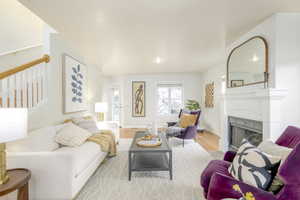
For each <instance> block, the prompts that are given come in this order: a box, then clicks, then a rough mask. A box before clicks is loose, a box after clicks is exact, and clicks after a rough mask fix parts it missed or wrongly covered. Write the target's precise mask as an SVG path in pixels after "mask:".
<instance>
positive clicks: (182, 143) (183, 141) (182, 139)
mask: <svg viewBox="0 0 300 200" xmlns="http://www.w3.org/2000/svg"><path fill="white" fill-rule="evenodd" d="M182 146H183V147H184V139H182Z"/></svg>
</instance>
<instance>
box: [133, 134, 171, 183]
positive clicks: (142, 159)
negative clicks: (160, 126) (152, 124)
mask: <svg viewBox="0 0 300 200" xmlns="http://www.w3.org/2000/svg"><path fill="white" fill-rule="evenodd" d="M145 135H146V133H145V132H136V134H135V137H134V138H133V141H132V143H131V147H130V149H129V152H128V170H129V174H128V179H129V181H130V180H131V174H132V172H134V171H168V172H169V174H170V180H172V178H173V171H172V149H171V148H170V147H169V144H168V141H167V138H166V136H165V134H163V133H160V134H159V137H160V138H161V140H162V144H161V145H160V146H157V147H140V146H138V145H137V144H136V140H137V139H138V138H141V137H143V136H145Z"/></svg>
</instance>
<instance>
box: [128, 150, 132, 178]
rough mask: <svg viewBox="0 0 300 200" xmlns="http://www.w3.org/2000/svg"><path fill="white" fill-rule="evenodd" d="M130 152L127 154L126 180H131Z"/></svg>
mask: <svg viewBox="0 0 300 200" xmlns="http://www.w3.org/2000/svg"><path fill="white" fill-rule="evenodd" d="M131 159H132V157H131V152H129V153H128V180H129V181H130V180H131Z"/></svg>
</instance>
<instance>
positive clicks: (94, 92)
mask: <svg viewBox="0 0 300 200" xmlns="http://www.w3.org/2000/svg"><path fill="white" fill-rule="evenodd" d="M49 44H50V48H49V51H50V52H49V54H50V56H51V61H50V63H49V65H48V70H49V81H48V101H47V103H46V104H45V105H42V106H41V107H40V108H38V109H36V110H34V111H32V113H30V115H29V127H30V129H36V128H40V127H43V126H47V125H52V124H58V123H61V122H63V121H64V120H65V119H69V118H70V117H73V116H82V115H84V114H86V113H88V112H91V113H93V111H94V103H95V102H97V101H101V100H102V86H103V84H102V81H103V78H102V75H101V73H100V71H99V70H98V69H97V68H96V67H92V66H88V65H87V67H88V86H89V88H88V100H89V110H88V111H87V112H78V113H73V114H63V85H62V81H63V78H62V55H63V54H64V53H66V54H69V55H71V56H72V57H75V58H77V59H78V60H80V61H81V62H83V63H84V60H83V58H82V56H80V55H79V54H78V52H77V51H76V49H74V48H72V47H71V46H70V45H68V44H67V43H66V42H65V40H64V39H63V38H62V37H61V36H60V34H50V41H49Z"/></svg>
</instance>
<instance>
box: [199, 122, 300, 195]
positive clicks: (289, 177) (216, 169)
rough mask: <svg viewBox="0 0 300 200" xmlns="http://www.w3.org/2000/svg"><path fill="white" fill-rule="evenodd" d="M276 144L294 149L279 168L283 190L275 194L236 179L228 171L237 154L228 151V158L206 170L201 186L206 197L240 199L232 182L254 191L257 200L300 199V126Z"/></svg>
mask: <svg viewBox="0 0 300 200" xmlns="http://www.w3.org/2000/svg"><path fill="white" fill-rule="evenodd" d="M276 144H278V145H281V146H285V147H288V148H293V151H292V152H291V153H290V155H289V156H288V158H287V159H286V160H285V162H284V163H283V164H282V165H281V166H280V168H279V169H278V174H279V176H280V177H281V179H282V181H283V182H284V186H283V188H282V189H281V190H280V192H279V193H277V194H276V195H273V194H272V193H270V192H267V191H264V190H261V189H259V188H256V187H254V186H251V185H248V184H245V183H242V182H240V181H238V180H236V179H235V178H233V177H232V176H231V175H230V174H229V173H228V167H229V166H230V164H231V162H232V161H233V159H234V157H235V155H236V153H235V152H232V151H228V152H227V153H226V154H225V157H224V160H213V161H211V162H210V163H209V164H208V166H207V167H206V169H205V170H204V171H203V172H202V175H201V185H202V187H203V189H204V195H205V197H206V198H207V199H208V200H221V199H223V198H233V199H239V198H240V197H241V195H240V194H239V193H238V192H236V191H234V190H233V189H232V185H234V184H239V186H240V187H241V189H242V191H243V192H252V193H253V195H254V197H255V199H256V200H300V128H296V127H293V126H289V127H287V129H286V130H285V131H284V132H283V134H282V135H281V136H280V137H279V139H278V140H277V141H276Z"/></svg>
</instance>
